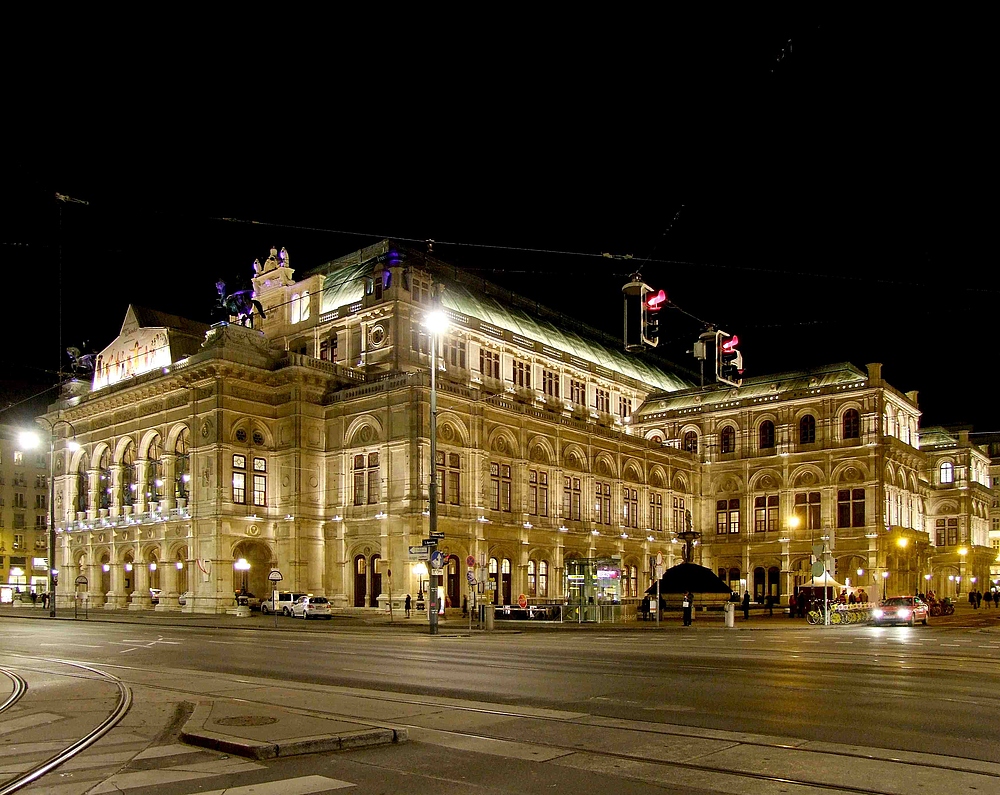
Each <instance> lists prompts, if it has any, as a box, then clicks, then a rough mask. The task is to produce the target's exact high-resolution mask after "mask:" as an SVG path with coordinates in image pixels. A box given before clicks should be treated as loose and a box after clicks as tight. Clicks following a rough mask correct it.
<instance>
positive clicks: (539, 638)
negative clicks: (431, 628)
mask: <svg viewBox="0 0 1000 795" xmlns="http://www.w3.org/2000/svg"><path fill="white" fill-rule="evenodd" d="M253 621H254V622H255V623H253V624H252V625H250V624H246V623H244V624H239V623H237V622H230V623H229V624H228V625H225V626H223V627H221V628H220V627H219V626H191V625H190V624H187V625H186V624H185V623H184V620H183V619H178V620H175V621H169V622H168V621H164V620H163V619H162V618H157V619H155V620H154V619H150V620H149V621H148V622H147V621H143V620H142V618H141V617H135V616H130V617H129V618H128V620H126V621H125V622H123V623H116V622H108V621H46V620H28V621H25V620H16V619H13V618H7V617H5V616H3V615H0V631H2V637H3V642H2V652H0V664H5V663H6V664H10V663H12V661H13V662H14V663H16V662H17V661H18V660H20V661H22V663H23V661H24V660H26V659H27V658H28V657H31V656H36V657H42V658H48V659H53V658H61V659H72V660H79V661H86V662H87V663H88V664H93V665H96V666H99V667H103V668H104V669H105V670H108V671H114V672H117V673H118V675H120V676H122V677H123V678H125V679H126V680H127V679H128V678H129V675H130V673H134V674H135V675H136V676H137V677H138V676H139V673H140V672H141V677H142V683H143V686H144V687H150V686H152V688H153V690H154V691H156V692H157V694H158V695H157V696H156V698H155V699H153V698H150V699H148V700H150V701H154V700H155V701H156V704H157V706H156V708H152V707H151V706H149V705H144V704H142V703H141V699H139V698H137V699H136V701H137V704H138V706H137V707H135V708H134V709H136V710H137V712H141V711H143V710H150V709H151V710H152V712H151V713H150V715H149V716H148V720H149V721H151V722H155V721H157V720H158V721H161V722H162V724H163V726H164V731H166V727H167V726H168V725H169V723H170V709H168V706H167V705H169V704H170V703H171V698H170V696H169V693H170V692H171V690H172V689H173V690H176V693H177V695H176V698H174V701H178V702H179V701H181V700H183V699H184V698H190V696H182V693H183V692H185V691H189V690H190V689H191V685H190V683H191V681H192V680H194V679H197V678H198V677H211V678H212V680H213V681H224V682H230V683H240V682H249V681H254V682H261V680H263V682H262V686H263V687H265V688H267V687H271V688H279V687H282V686H284V685H286V684H287V685H294V686H296V687H306V688H310V687H317V686H318V687H320V688H326V689H334V688H346V689H349V690H352V691H355V690H356V691H358V692H370V693H373V694H374V693H381V694H393V695H392V698H394V699H396V700H397V702H398V701H407V700H409V701H412V702H413V703H417V702H420V699H446V700H447V699H452V700H456V701H457V702H461V703H463V704H465V703H474V704H475V705H476V707H475V708H469V709H464V708H463V709H464V712H475V713H476V714H492V713H497V712H504V711H507V712H510V713H511V714H516V715H518V716H519V720H526V717H525V715H527V714H531V711H532V710H551V711H559V712H560V714H562V713H566V714H572V715H574V716H586V718H585V719H586V721H589V722H591V723H594V722H597V723H600V724H601V725H605V726H613V727H618V728H620V727H623V726H626V725H628V726H629V727H631V729H630V730H632V729H634V728H635V726H636V725H638V724H639V723H641V725H642V726H643V727H645V728H644V731H659V732H671V733H677V732H681V733H683V732H685V731H687V732H689V733H692V734H695V735H698V736H706V737H713V738H714V737H718V736H723V734H724V733H738V734H739V735H740V736H741V737H744V738H745V737H763V738H775V743H774V744H775V745H776V746H778V747H784V746H794V745H795V744H797V743H812V744H832V745H836V746H837V747H838V748H842V747H846V746H850V747H854V748H861V749H879V751H880V752H881V753H884V754H888V755H889V757H891V758H894V757H899V756H900V755H905V754H907V753H912V752H917V753H923V754H933V755H943V756H948V757H955V758H957V759H962V760H969V761H967V762H966V763H967V764H973V763H974V762H978V763H983V764H985V766H986V768H987V769H990V770H992V768H991V767H990V766H991V765H994V764H995V765H1000V745H998V744H996V743H994V742H992V741H991V740H990V739H989V737H990V735H992V734H993V733H995V732H993V731H992V728H991V727H993V726H994V724H995V715H996V714H997V709H998V707H1000V695H998V694H1000V668H998V666H997V660H998V656H1000V611H995V612H987V611H978V612H973V611H971V610H966V609H960V610H959V612H958V613H957V614H956V616H954V617H952V618H951V619H950V620H947V621H946V620H942V619H937V620H935V621H934V622H933V623H932V624H931V625H930V626H927V627H922V626H917V627H914V628H909V627H894V628H875V627H867V626H850V627H829V628H823V627H808V626H806V625H803V624H800V623H798V622H791V621H789V622H787V623H784V622H785V620H784V619H778V618H776V619H775V620H774V622H773V623H772V624H769V625H765V624H761V625H760V626H759V628H758V629H754V630H753V631H733V630H726V629H725V628H723V627H722V626H721V625H720V624H718V623H717V624H715V625H712V626H708V625H707V624H705V623H703V624H701V625H700V626H698V627H697V628H696V630H695V631H688V630H685V629H684V628H681V627H679V626H664V627H663V628H662V629H661V630H660V631H655V632H650V631H628V630H622V629H620V628H604V629H602V628H594V627H591V628H588V629H586V630H581V631H572V630H565V629H564V630H562V631H539V630H538V629H537V628H535V629H532V630H531V631H525V632H515V631H510V630H509V629H508V628H504V629H505V630H506V631H501V632H497V633H494V634H490V635H487V634H483V633H476V632H473V633H467V632H466V633H455V634H443V635H437V636H430V635H429V634H424V633H422V632H413V631H407V630H409V629H411V628H405V629H403V628H396V627H388V626H369V627H365V626H346V625H343V624H338V622H337V621H333V622H325V623H322V624H310V625H305V624H304V623H302V622H295V621H292V620H290V619H285V620H282V621H280V622H278V626H277V628H276V629H275V627H274V624H273V623H272V622H273V619H259V618H258V619H253ZM696 624H697V621H696ZM137 681H138V680H137ZM233 686H234V687H235V684H234V685H233ZM317 692H319V691H317ZM164 694H168V695H164ZM373 697H374V696H373ZM421 703H422V702H421ZM574 720H578V719H577V718H574ZM518 731H519V732H523V733H524V734H525V735H526V736H534V735H535V733H536V732H538V731H541V730H540V729H539V727H537V726H535V725H534V724H530V723H525V724H524V725H522V726H521V727H520V729H519V730H518ZM466 733H467V732H466ZM542 735H543V736H544V731H543V732H542ZM161 736H163V737H165V736H167V735H166V734H163V732H161ZM598 736H600V735H598ZM411 737H412V738H413V740H414V742H412V743H408V744H407V745H408V746H409V747H406V748H405V750H404V748H403V746H400V748H399V749H397V753H398V755H399V756H400V757H406V758H409V757H410V756H411V755H413V754H414V753H415V751H414V746H415V745H421V744H422V741H423V739H426V738H422V736H421V732H420V731H419V728H418V730H417V731H416V732H414V731H412V729H411ZM786 738H793V739H786ZM984 738H986V739H984ZM512 740H516V736H515V737H513V738H508V741H512ZM449 742H450V741H449ZM430 745H431V746H432V747H433V748H432V749H431V750H428V751H427V757H426V759H424V758H423V757H420V756H414V757H413V758H411V759H410V761H409V762H407V763H406V764H401V766H398V767H397V766H396V764H395V763H394V764H393V765H389V767H387V768H386V769H384V770H383V771H382V776H381V777H379V776H376V777H374V778H372V779H371V780H370V781H366V782H364V784H365V786H371V787H374V788H373V789H371V791H373V792H374V791H380V790H379V789H378V787H380V786H383V785H385V784H387V782H390V781H394V780H395V778H396V777H397V776H401V775H403V773H402V771H403V770H409V771H410V774H412V772H413V769H414V766H415V767H416V768H418V769H423V766H424V764H425V763H426V762H429V761H430V760H431V759H439V761H438V764H439V765H445V766H450V765H452V764H453V763H454V760H455V756H454V753H452V754H450V755H449V753H448V752H447V750H448V743H444V744H443V745H442V744H435V743H431V744H430ZM453 750H454V749H453ZM464 750H465V751H468V749H464ZM596 750H597V751H598V752H599V750H600V740H599V739H598V741H597V749H596ZM477 753H478V752H475V750H474V754H473V756H474V758H473V759H471V760H467V761H466V764H468V765H469V771H468V772H469V773H470V775H472V772H473V771H476V770H482V772H483V775H484V777H486V778H487V780H491V779H489V776H488V774H489V772H490V770H491V768H492V767H493V766H492V765H491V763H490V761H489V754H486V755H485V756H478V755H476V754H477ZM364 754H366V755H368V756H370V759H369V761H368V762H367V763H366V764H368V765H372V764H374V765H375V766H376V767H378V766H379V765H381V764H384V762H385V760H386V759H387V757H386V755H385V754H384V753H383V754H381V755H379V754H378V753H376V752H374V751H368V752H364ZM598 755H600V754H598ZM357 759H358V757H357V756H355V757H354V758H353V761H352V760H347V758H346V757H343V756H341V757H339V760H340V761H338V764H348V763H350V764H356V762H357ZM609 759H610V757H609ZM376 760H381V761H376ZM397 761H399V760H397ZM317 764H318V762H317V759H316V758H313V757H310V758H302V759H298V760H294V761H292V760H282V761H280V762H278V761H276V762H275V763H273V766H272V767H273V768H280V767H283V766H284V767H287V768H288V770H297V769H301V770H303V771H305V770H306V769H312V768H313V767H315V766H316V765H317ZM511 764H513V763H511ZM390 768H391V771H390ZM615 768H616V765H614V764H610V762H609V764H608V772H612V771H613V770H614V769H615ZM365 769H366V771H368V768H367V767H366V768H365ZM392 771H395V772H392ZM368 772H370V771H368ZM451 772H452V773H454V772H455V771H451ZM996 772H997V775H998V778H996V779H990V783H991V784H992V785H994V786H997V787H1000V768H997V771H996ZM577 773H579V770H578V769H577ZM525 775H527V772H525ZM567 775H568V774H567ZM532 776H535V774H534V773H533V774H532ZM474 777H475V776H473V778H474ZM287 778H288V775H287V773H286V774H285V776H284V778H283V779H282V780H286V779H287ZM293 778H294V776H293ZM355 778H357V774H356V775H355ZM445 778H449V777H448V776H445ZM515 778H516V777H515ZM543 778H544V777H543ZM626 778H629V777H628V776H626ZM654 778H655V776H654ZM641 779H642V777H641V776H639V780H641ZM338 780H339V779H338ZM345 780H348V781H352V782H353V783H355V784H357V785H361V784H362V782H361V781H360V780H358V781H354V780H352V779H350V778H348V779H345ZM449 780H451V779H449ZM461 780H462V776H461V775H459V776H458V777H457V779H454V781H457V782H459V783H460V782H461ZM555 780H556V781H557V782H563V783H565V782H566V781H567V779H566V778H565V777H563V778H559V777H558V776H557V777H556V779H555ZM588 780H589V779H587V777H585V776H583V777H581V778H580V779H579V780H577V781H576V784H575V789H576V791H577V792H591V791H593V792H599V791H600V792H606V785H607V782H606V781H604V786H601V787H597V786H596V781H593V782H591V783H590V784H588V783H587V781H588ZM629 780H631V779H629ZM454 781H453V783H454ZM513 781H514V779H513V778H512V779H510V780H509V781H508V780H507V779H505V778H501V779H500V780H497V781H496V785H497V787H498V788H497V789H496V790H495V791H497V792H506V791H508V790H507V789H505V788H503V785H504V784H505V782H506V783H511V785H512V783H513ZM376 782H378V783H377V784H376ZM395 784H396V786H397V787H398V786H402V784H401V782H399V781H396V782H395ZM411 784H412V782H411ZM35 786H41V785H35ZM176 786H180V785H176ZM703 786H704V787H705V788H704V789H702V787H703ZM951 786H952V788H954V786H955V784H954V780H953V781H952V784H951ZM686 787H688V785H687V784H684V783H683V782H678V781H674V782H673V784H671V788H668V789H667V790H666V791H676V792H688V791H690V792H702V791H732V792H739V791H742V790H741V789H740V788H739V785H730V784H726V785H725V786H723V785H719V786H718V787H715V786H714V785H713V786H708V784H707V783H706V782H705V781H694V782H692V783H691V788H686ZM900 787H901V788H898V789H892V788H891V787H889V788H888V789H887V790H886V791H893V792H895V791H899V792H904V793H905V792H908V791H914V792H915V791H917V789H916V788H914V789H912V790H908V789H907V788H906V786H905V784H901V785H900ZM529 789H530V788H529ZM616 789H617V791H619V792H620V791H629V789H630V788H629V787H626V788H625V789H624V790H623V789H621V788H616ZM39 791H41V790H39ZM81 791H89V790H81ZM157 791H158V792H159V791H160V790H159V789H158V790H157ZM168 791H169V790H163V792H168ZM175 791H176V792H178V793H180V792H188V791H194V790H184V789H176V790H175ZM276 791H278V790H276ZM280 791H286V790H280ZM287 791H288V792H291V791H292V790H287ZM331 791H332V790H331ZM361 791H366V790H364V789H362V790H361ZM398 791H415V792H419V791H429V790H421V789H420V788H419V787H416V788H413V787H411V788H410V789H409V790H408V789H407V787H405V786H404V787H403V789H402V790H398ZM435 791H437V790H435ZM440 791H443V792H449V791H451V788H450V785H449V786H448V787H445V788H444V789H442V790H440ZM456 791H458V790H456ZM486 791H490V790H489V788H487V790H486ZM510 791H513V789H511V790H510ZM524 791H528V790H524ZM547 791H561V789H557V790H551V789H549V790H547ZM635 791H649V790H643V789H642V788H641V787H640V788H638V789H636V790H635ZM747 791H754V792H766V791H767V790H766V789H761V788H760V787H759V786H758V787H753V788H748V789H747ZM789 791H798V790H796V789H794V788H793V789H792V790H789ZM803 791H805V790H803ZM845 791H851V790H850V789H849V788H847V789H845ZM860 791H865V790H864V787H861V788H860ZM872 791H875V790H872ZM880 791H881V790H880ZM920 791H926V787H924V786H921V787H920ZM944 791H951V792H953V791H954V789H951V790H947V789H946V790H944Z"/></svg>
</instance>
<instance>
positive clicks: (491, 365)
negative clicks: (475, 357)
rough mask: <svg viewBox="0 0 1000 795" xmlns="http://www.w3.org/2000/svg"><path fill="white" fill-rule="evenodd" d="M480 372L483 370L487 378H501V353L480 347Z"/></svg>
mask: <svg viewBox="0 0 1000 795" xmlns="http://www.w3.org/2000/svg"><path fill="white" fill-rule="evenodd" d="M479 372H481V373H482V374H483V376H484V377H485V378H499V377H500V354H499V353H497V352H496V351H488V350H486V349H485V348H480V349H479Z"/></svg>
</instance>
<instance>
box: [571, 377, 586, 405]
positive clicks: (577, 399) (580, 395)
mask: <svg viewBox="0 0 1000 795" xmlns="http://www.w3.org/2000/svg"><path fill="white" fill-rule="evenodd" d="M569 394H570V400H572V401H573V405H575V406H586V405H587V385H586V384H585V383H584V382H583V381H574V380H573V379H570V382H569Z"/></svg>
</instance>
